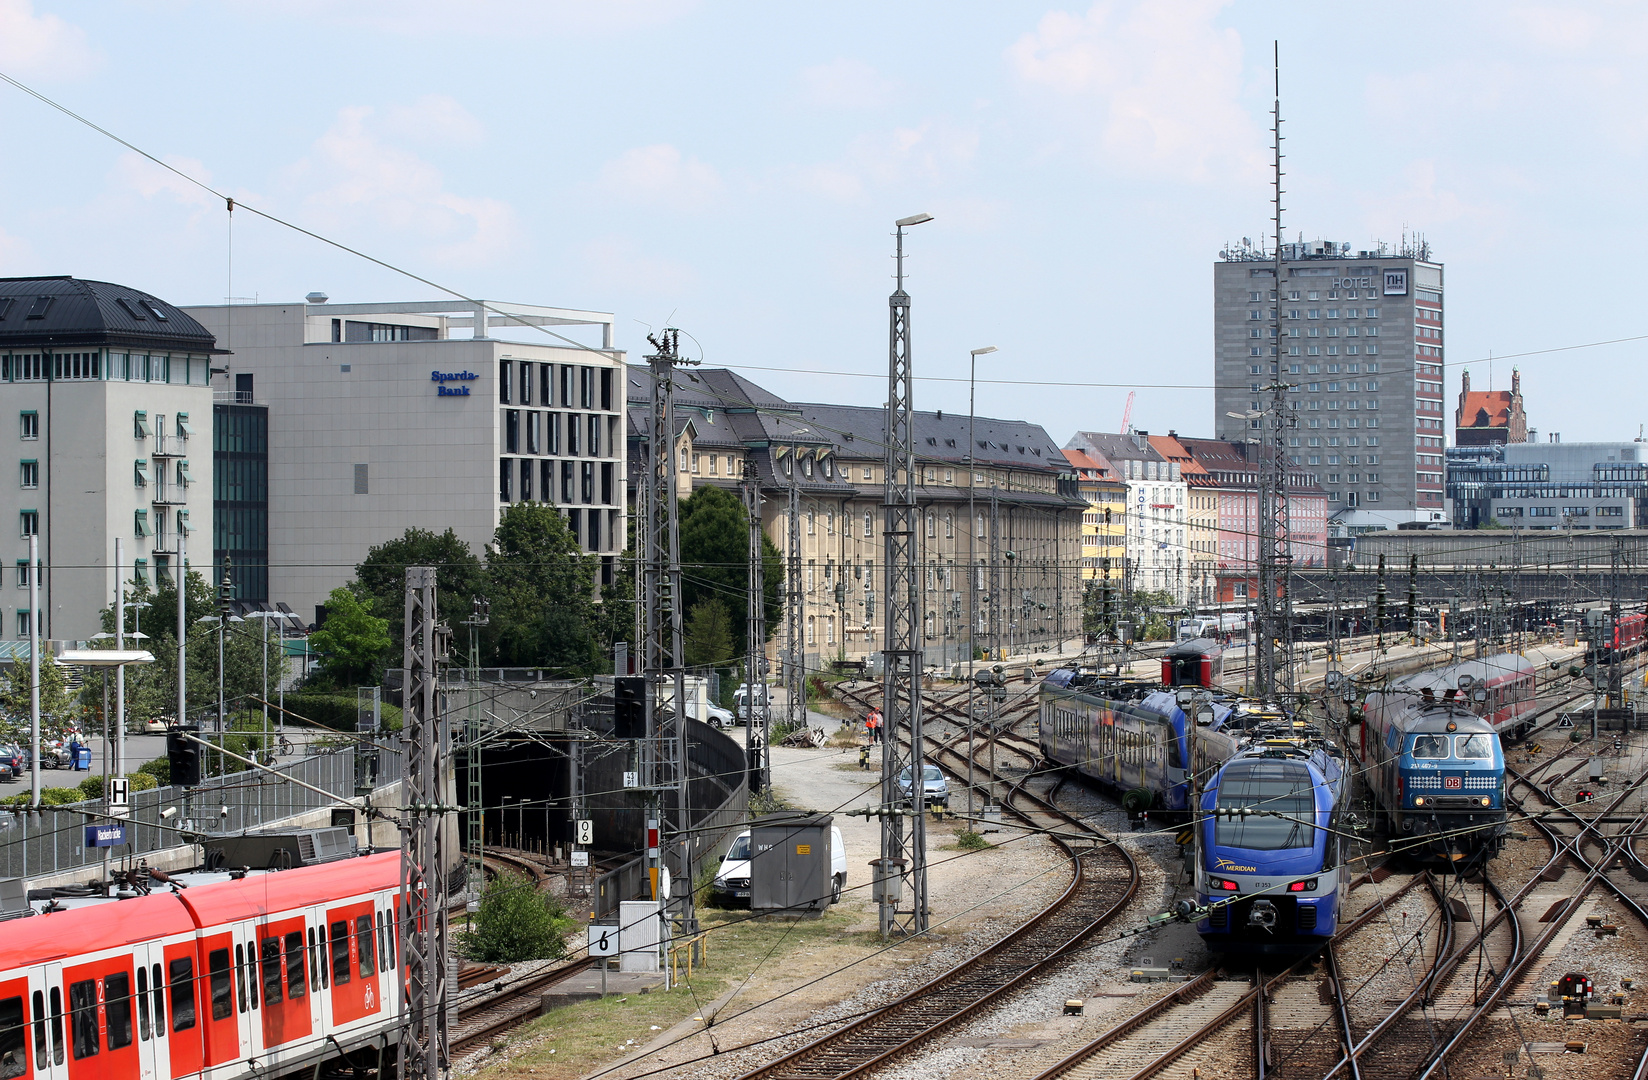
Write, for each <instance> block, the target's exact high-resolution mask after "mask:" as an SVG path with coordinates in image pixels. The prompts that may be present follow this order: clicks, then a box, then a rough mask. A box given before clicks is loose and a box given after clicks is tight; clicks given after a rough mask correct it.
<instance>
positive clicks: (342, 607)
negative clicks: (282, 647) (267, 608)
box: [309, 585, 389, 686]
mask: <svg viewBox="0 0 1648 1080" xmlns="http://www.w3.org/2000/svg"><path fill="white" fill-rule="evenodd" d="M309 647H310V648H311V649H313V650H314V651H315V652H318V653H320V654H321V668H320V675H321V677H322V679H323V680H324V681H326V682H329V683H331V684H332V685H333V686H363V685H368V684H371V683H375V682H377V681H378V677H379V675H380V673H381V671H382V668H383V664H384V659H385V656H386V655H387V653H388V651H389V624H388V620H386V619H380V618H378V617H377V616H376V615H373V614H372V611H371V608H370V607H369V606H368V601H365V600H362V599H361V598H360V597H359V596H356V595H355V593H354V592H352V591H351V590H350V589H349V588H348V587H347V586H341V585H340V586H339V587H338V588H336V589H333V590H332V592H331V593H330V594H329V595H328V596H327V598H326V623H325V625H323V626H322V627H321V628H320V629H319V630H316V631H315V632H314V633H313V634H310V635H309Z"/></svg>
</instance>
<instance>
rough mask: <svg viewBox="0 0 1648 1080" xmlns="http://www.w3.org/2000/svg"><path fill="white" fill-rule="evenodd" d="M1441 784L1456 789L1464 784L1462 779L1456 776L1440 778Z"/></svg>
mask: <svg viewBox="0 0 1648 1080" xmlns="http://www.w3.org/2000/svg"><path fill="white" fill-rule="evenodd" d="M1442 786H1443V787H1445V788H1453V789H1454V790H1456V791H1457V790H1458V789H1459V788H1461V787H1463V786H1464V781H1463V780H1461V779H1460V778H1459V777H1457V776H1444V777H1443V778H1442Z"/></svg>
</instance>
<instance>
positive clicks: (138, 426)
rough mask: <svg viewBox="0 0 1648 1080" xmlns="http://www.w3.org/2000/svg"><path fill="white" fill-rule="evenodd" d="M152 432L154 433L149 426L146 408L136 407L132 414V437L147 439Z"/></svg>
mask: <svg viewBox="0 0 1648 1080" xmlns="http://www.w3.org/2000/svg"><path fill="white" fill-rule="evenodd" d="M152 434H154V432H153V430H152V429H151V428H150V427H149V414H148V412H147V410H144V409H138V410H137V411H136V412H134V413H133V414H132V438H134V439H147V438H148V437H149V436H150V435H152Z"/></svg>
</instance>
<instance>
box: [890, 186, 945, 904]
mask: <svg viewBox="0 0 1648 1080" xmlns="http://www.w3.org/2000/svg"><path fill="white" fill-rule="evenodd" d="M931 220H932V215H930V214H916V215H914V216H912V217H907V218H900V219H899V220H898V222H897V223H896V225H897V230H898V232H897V236H898V249H897V255H896V256H895V258H896V263H897V282H898V287H897V288H896V289H895V290H894V292H893V295H892V296H891V297H890V298H889V300H888V308H889V311H888V343H887V430H886V446H887V458H886V466H885V468H886V473H885V475H884V477H883V479H884V481H885V484H884V485H883V491H884V493H885V494H884V495H883V497H882V535H883V539H884V541H885V543H884V545H883V555H884V559H885V564H886V570H885V581H886V615H885V617H884V622H883V624H882V626H883V635H882V653H881V655H882V672H883V675H882V709H881V712H882V716H883V719H884V722H885V725H886V728H885V729H886V734H887V737H886V741H885V742H884V743H883V744H882V755H881V801H882V804H883V806H886V807H895V806H897V805H899V802H900V793H899V789H898V778H899V775H900V773H902V772H904V771H905V770H906V769H907V770H909V778H910V802H911V809H912V810H913V811H914V813H913V814H912V815H911V816H910V817H909V818H908V819H906V818H904V817H902V816H900V815H898V814H890V815H888V816H886V817H883V818H882V819H881V860H880V863H881V865H880V867H879V868H878V876H879V877H880V879H881V881H882V889H881V890H880V896H881V900H880V926H881V933H882V936H883V937H886V936H889V935H891V934H893V933H895V932H903V933H911V934H919V933H922V932H924V931H926V929H927V825H926V815H925V813H924V810H925V785H924V783H923V781H924V776H925V766H926V755H925V754H924V753H923V748H922V731H921V637H920V635H921V610H920V604H921V597H922V591H921V587H920V586H921V582H920V581H919V580H918V579H917V577H916V528H917V525H918V522H919V511H918V510H917V508H916V487H915V485H916V469H915V436H914V432H913V430H912V424H911V420H912V409H913V405H912V395H911V390H912V384H913V380H912V377H911V374H910V294H909V293H906V292H905V291H904V230H905V229H906V228H909V227H910V226H913V225H920V224H921V223H923V222H926V221H931ZM900 736H904V737H905V738H907V739H908V743H907V745H906V744H903V743H901V742H900ZM906 825H908V830H909V831H908V833H906V831H905V830H906ZM894 875H897V876H898V877H900V878H902V884H903V885H904V886H905V888H904V889H903V890H902V891H903V894H904V898H905V899H906V900H908V902H909V904H910V908H909V910H908V911H902V912H901V911H900V910H899V904H898V901H897V899H896V897H895V895H894V894H893V893H892V892H891V888H890V886H891V885H892V882H893V880H894Z"/></svg>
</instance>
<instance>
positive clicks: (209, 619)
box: [178, 615, 246, 766]
mask: <svg viewBox="0 0 1648 1080" xmlns="http://www.w3.org/2000/svg"><path fill="white" fill-rule="evenodd" d="M245 621H246V620H245V619H242V618H241V617H240V616H238V615H229V616H223V615H206V616H203V617H201V618H199V619H196V620H195V623H196V624H197V625H199V624H205V623H210V624H213V625H215V626H216V627H217V738H218V748H219V750H221V749H222V747H223V719H224V718H223V631H224V624H225V623H238V622H245ZM182 722H183V717H181V716H180V717H178V723H180V724H181V723H182ZM218 764H219V765H220V766H221V765H222V764H223V760H222V758H221V756H220V757H219V759H218Z"/></svg>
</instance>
